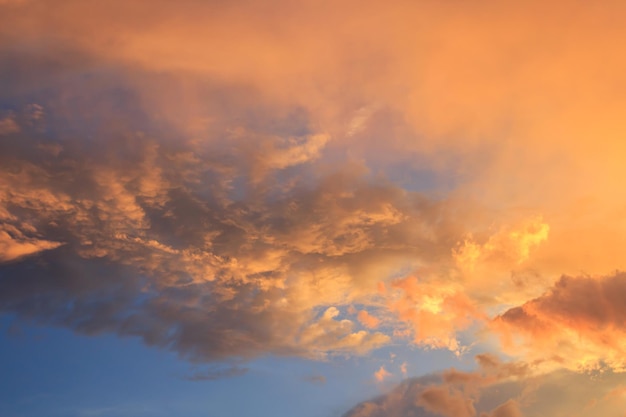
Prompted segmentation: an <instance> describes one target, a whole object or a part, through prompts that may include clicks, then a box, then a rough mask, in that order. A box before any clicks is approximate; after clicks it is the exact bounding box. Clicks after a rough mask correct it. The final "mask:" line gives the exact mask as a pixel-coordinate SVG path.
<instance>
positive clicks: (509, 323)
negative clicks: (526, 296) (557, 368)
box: [493, 272, 626, 369]
mask: <svg viewBox="0 0 626 417" xmlns="http://www.w3.org/2000/svg"><path fill="white" fill-rule="evenodd" d="M624 306H626V274H625V273H623V272H616V273H615V274H613V275H608V276H597V277H590V276H579V277H570V276H563V277H561V278H560V279H559V280H558V281H557V282H556V283H555V284H554V286H553V287H552V288H550V289H549V290H548V291H547V292H546V293H544V294H543V295H542V296H540V297H538V298H535V299H533V300H530V301H528V302H526V303H525V304H523V305H521V306H517V307H513V308H511V309H509V310H507V311H506V312H505V313H503V314H502V315H500V316H499V317H497V318H496V319H495V320H494V323H493V327H494V328H495V329H496V331H499V332H500V334H501V337H502V340H503V343H504V344H505V345H506V346H507V347H508V348H509V349H511V350H515V349H519V348H522V349H528V350H529V351H530V352H532V354H533V355H534V356H536V357H539V358H540V357H541V356H542V352H543V353H544V354H545V352H551V353H552V355H555V356H558V357H560V358H561V361H562V362H566V363H567V364H568V365H569V366H571V367H588V368H597V367H604V366H608V367H611V368H615V369H623V367H624V361H623V357H624V349H623V348H622V346H621V343H620V340H621V339H622V338H623V337H624V328H625V327H624V326H625V323H626V308H625V307H624ZM572 338H575V339H576V340H573V339H572Z"/></svg>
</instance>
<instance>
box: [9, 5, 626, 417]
mask: <svg viewBox="0 0 626 417" xmlns="http://www.w3.org/2000/svg"><path fill="white" fill-rule="evenodd" d="M625 17H626V8H625V6H624V5H623V4H622V3H620V2H616V1H615V2H614V1H607V2H601V3H598V4H583V3H580V4H578V3H577V4H572V2H565V1H556V2H551V4H549V5H546V4H545V2H539V1H527V2H524V3H519V4H513V3H511V2H501V1H492V0H480V1H477V2H471V4H470V3H469V2H468V3H463V4H460V3H459V4H457V3H455V4H451V3H446V2H433V1H427V0H426V1H397V2H393V4H389V3H388V2H387V3H382V2H380V1H359V2H356V1H352V0H350V1H346V2H341V4H337V2H329V1H321V2H320V1H301V2H298V4H297V5H295V4H294V3H293V2H287V1H283V0H276V1H270V2H258V1H254V0H243V1H234V2H228V3H225V2H220V1H204V2H201V1H195V0H182V1H181V2H178V3H177V4H176V5H174V4H172V3H171V2H166V1H162V0H157V1H150V2H147V1H141V0H140V1H133V2H128V1H121V0H111V1H107V2H97V1H90V0H80V1H79V0H56V1H51V0H23V1H17V0H13V1H8V0H5V1H2V2H0V91H2V92H3V96H2V98H1V99H0V310H1V311H2V312H10V313H15V314H17V315H18V316H19V317H22V318H28V319H32V320H35V321H39V322H44V323H49V324H54V325H61V326H66V327H69V328H71V329H73V330H75V331H77V332H80V333H84V334H94V333H100V332H111V333H115V334H118V335H121V336H134V337H139V338H141V339H142V340H144V341H145V343H147V344H149V345H152V346H159V347H162V348H166V349H170V350H173V351H176V352H178V353H180V354H181V355H182V356H184V357H186V358H188V359H191V360H195V361H220V360H229V359H232V358H233V357H236V358H240V357H243V358H251V357H256V356H259V355H272V354H273V355H293V356H300V357H306V358H314V359H326V358H328V357H331V356H336V355H366V354H368V353H370V352H372V351H375V350H376V349H378V348H380V347H382V346H388V345H393V344H394V343H402V344H409V345H411V346H416V347H418V348H420V349H425V350H427V349H449V350H451V351H454V352H455V353H457V354H458V355H463V354H466V353H467V352H469V351H470V350H471V349H472V348H476V349H484V350H493V351H503V352H505V353H507V354H510V355H512V356H514V357H516V358H517V359H519V360H520V361H521V362H523V363H527V364H531V365H532V366H536V367H544V368H542V369H543V370H544V371H545V369H547V368H550V369H554V368H556V367H561V368H566V369H569V370H572V369H578V370H583V369H587V370H588V369H596V368H598V367H600V368H609V369H610V370H612V371H617V370H620V371H621V370H623V369H624V366H625V365H624V361H623V359H622V358H623V357H624V352H623V349H622V346H621V340H622V339H623V337H624V334H623V329H622V327H623V321H624V317H622V313H623V311H622V308H621V305H622V304H624V302H623V301H624V300H622V298H621V295H622V294H624V293H626V288H624V286H623V285H622V282H623V281H624V278H623V274H622V273H613V272H612V271H616V270H618V271H621V270H626V260H625V259H624V257H623V254H622V249H621V248H623V247H624V246H625V245H626V227H625V224H624V222H623V217H624V207H626V198H625V197H624V193H623V184H622V182H623V181H622V178H623V177H624V176H625V175H626V171H625V169H624V166H625V165H624V160H623V159H624V158H623V156H624V154H625V152H626V148H625V147H624V141H623V137H624V135H625V134H626V131H625V128H624V123H623V120H625V119H626V114H625V109H626V103H625V99H624V95H623V94H622V92H623V86H624V85H626V82H625V79H624V74H626V61H625V60H624V59H623V58H622V56H623V54H621V53H620V52H621V51H619V50H617V48H616V47H615V45H621V44H623V43H624V42H625V41H626V31H625V30H624V26H623V21H624V18H625ZM321 26H323V27H324V28H325V30H323V31H320V27H321ZM581 271H582V272H581ZM477 346H478V347H477ZM489 358H491V356H479V369H480V370H481V372H482V373H466V374H461V373H454V372H452V371H450V372H446V373H443V374H442V375H440V376H439V377H438V378H439V383H436V384H435V383H433V384H430V385H428V384H427V385H426V386H422V385H420V388H419V389H413V388H411V387H413V386H414V385H415V384H412V383H405V384H403V385H401V387H403V388H398V389H397V390H395V391H393V392H392V394H390V396H389V397H388V398H387V400H384V401H383V403H385V404H387V405H385V406H384V407H383V408H382V409H381V408H380V407H379V406H380V404H378V403H375V404H373V403H367V404H369V405H363V406H362V407H361V409H360V410H361V411H359V412H360V413H365V414H363V415H368V414H367V412H366V411H367V410H370V411H371V413H373V414H372V415H381V413H390V415H393V413H400V411H398V410H404V411H403V412H406V413H413V414H414V415H418V414H416V413H417V411H409V410H414V407H416V406H419V407H420V410H421V411H419V412H420V413H422V412H423V413H431V414H433V413H435V414H439V415H456V416H473V415H479V416H481V415H486V416H489V417H505V416H507V417H512V416H513V417H519V415H524V416H525V415H527V413H528V412H529V411H528V410H529V408H528V405H527V404H525V403H523V402H522V401H520V400H519V398H518V397H519V396H516V397H511V398H502V401H500V402H497V403H493V404H490V406H489V407H482V406H480V407H479V399H478V398H479V397H482V396H473V395H474V393H475V392H477V391H481V390H483V391H484V390H488V389H487V387H492V386H495V385H496V384H500V383H502V384H504V382H502V381H501V380H502V379H503V378H504V379H505V378H513V377H514V375H513V374H512V373H513V370H512V369H509V370H508V371H505V370H503V369H506V366H504V365H502V364H500V363H498V362H497V361H496V362H494V361H493V360H492V359H489ZM490 363H491V365H490ZM531 365H528V366H531ZM376 367H378V365H377V366H376ZM490 367H492V368H493V369H496V368H497V369H498V371H495V370H493V369H492V368H490ZM410 368H411V367H410V366H408V367H407V366H406V365H403V366H402V370H401V372H402V373H403V374H405V373H406V372H407V369H410ZM487 369H492V370H491V371H487ZM383 371H385V368H384V367H380V368H379V372H380V375H381V378H380V379H384V378H385V376H386V375H385V373H384V372H383ZM517 371H519V372H520V373H521V374H520V375H516V376H515V377H516V378H527V377H528V376H527V375H526V374H523V373H524V372H526V370H524V369H517ZM522 371H523V372H522ZM507 372H510V374H507ZM555 372H556V371H555ZM501 373H504V374H506V375H507V376H506V377H504V376H501ZM485 375H486V376H485ZM555 375H556V374H555ZM455 378H456V380H455ZM529 378H530V377H529ZM453 380H455V381H457V382H453ZM441 381H443V382H441ZM462 381H465V382H462ZM469 381H473V382H472V384H478V385H477V386H474V385H472V386H474V388H472V389H469V387H470V385H471V384H470V382H469ZM422 382H424V381H422ZM402 390H405V391H402ZM470 391H471V392H470ZM406 392H411V393H412V394H411V395H412V399H411V401H410V402H408V403H406V404H405V403H404V402H402V401H400V402H399V403H398V402H394V401H395V400H393V401H392V400H390V399H391V398H396V397H402V398H404V396H405V394H406ZM610 398H613V397H610ZM598 402H602V401H601V400H598ZM605 402H606V401H605ZM392 403H393V404H392ZM372 404H373V405H372ZM399 404H404V405H399ZM416 404H417V405H416ZM377 407H378V408H377ZM385 407H387V408H385ZM411 407H413V408H411ZM363 410H366V411H363ZM381 410H382V411H381ZM390 410H391V411H390ZM394 410H395V411H394ZM376 413H378V414H376ZM357 415H358V414H357ZM406 415H410V414H406ZM530 415H532V414H530Z"/></svg>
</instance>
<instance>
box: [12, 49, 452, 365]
mask: <svg viewBox="0 0 626 417" xmlns="http://www.w3.org/2000/svg"><path fill="white" fill-rule="evenodd" d="M13 53H14V54H16V55H15V56H14V58H15V60H14V61H11V63H9V64H4V68H3V71H4V75H3V79H4V80H7V79H9V80H10V79H15V78H18V73H19V71H20V68H21V66H20V65H22V64H23V65H26V63H24V61H26V62H28V60H29V59H31V58H30V56H29V55H28V53H22V55H19V54H18V53H17V52H13ZM37 57H38V59H42V58H41V57H40V56H37ZM33 59H34V58H33ZM50 60H51V61H52V63H50V62H48V61H45V60H44V61H42V62H38V63H37V64H36V65H35V68H38V71H35V72H34V73H32V74H30V73H27V74H26V75H23V76H21V77H26V78H28V79H36V78H37V77H39V76H40V79H39V80H38V83H39V84H38V83H33V84H32V85H31V84H30V83H29V82H24V85H22V87H21V88H26V87H25V86H26V85H29V86H30V88H31V90H32V91H30V93H29V94H28V96H29V97H28V99H26V98H25V97H24V96H25V95H27V94H26V93H25V92H24V91H22V90H20V89H19V88H14V89H13V90H11V95H12V96H13V97H12V100H13V101H14V102H18V101H20V100H22V101H23V102H24V103H27V104H24V105H15V104H14V106H13V107H12V108H10V109H9V110H7V111H6V114H7V116H6V117H5V119H3V120H4V121H3V126H4V128H3V129H4V130H3V131H2V132H1V133H2V136H1V137H0V166H1V168H0V248H1V249H2V251H1V254H0V261H2V262H3V265H2V266H0V277H1V281H0V285H1V286H2V291H1V293H2V294H1V295H0V300H1V302H0V309H1V310H2V311H4V312H11V313H17V314H18V316H19V317H24V318H29V319H33V320H36V321H40V322H44V323H50V324H56V325H63V326H67V327H70V328H72V329H74V330H76V331H78V332H81V333H86V334H93V333H98V332H114V333H117V334H120V335H130V336H138V337H141V338H142V339H143V340H144V341H145V342H146V343H148V344H149V345H155V346H161V347H165V348H169V349H173V350H175V351H177V352H179V353H181V354H182V355H183V356H185V357H187V358H190V359H193V360H216V359H224V358H227V357H250V356H255V355H260V354H267V353H273V354H288V355H302V356H307V357H323V356H325V355H327V354H329V353H357V354H358V353H365V352H368V351H370V350H371V349H374V348H377V347H379V346H381V345H383V344H386V343H388V341H389V336H388V335H386V334H385V333H383V332H380V331H375V330H370V329H367V328H363V327H362V326H360V325H359V324H358V322H357V320H356V317H353V318H350V317H347V316H345V315H344V314H345V311H344V312H342V311H341V310H340V308H341V307H342V306H347V305H350V304H351V303H355V302H360V303H368V302H370V301H369V300H371V299H372V297H375V296H376V294H377V290H376V288H377V284H378V283H379V282H380V281H383V280H385V279H387V278H389V277H390V276H391V275H392V274H393V273H395V272H396V271H398V269H399V268H406V267H407V266H411V265H413V264H415V262H417V261H420V260H426V259H428V260H430V261H437V260H439V259H447V258H448V257H449V254H450V248H451V247H452V246H453V245H454V244H455V243H456V241H457V240H458V239H459V233H460V232H459V229H458V225H457V224H456V223H455V221H454V219H453V218H452V216H450V215H449V213H448V210H449V208H448V204H447V203H446V202H443V201H436V200H432V199H429V198H426V197H425V196H423V195H420V194H419V193H416V192H407V191H405V190H402V189H400V188H398V187H395V186H393V185H392V184H390V183H389V182H387V181H386V180H384V179H383V178H378V179H377V178H374V177H372V176H371V175H369V174H368V172H367V170H365V169H364V168H363V167H362V166H358V165H355V164H350V163H348V164H345V163H344V164H342V165H337V164H335V165H330V166H328V165H326V166H324V164H318V163H317V162H316V161H317V160H318V159H319V158H320V156H321V153H322V152H323V151H324V148H325V146H326V145H327V143H328V142H329V140H332V138H330V137H329V136H328V135H327V134H325V133H317V132H314V131H313V130H312V129H311V127H310V126H308V125H307V120H306V117H305V116H304V115H303V113H302V112H299V111H298V110H297V109H294V110H293V111H283V110H282V109H281V108H278V109H277V110H276V112H275V114H273V115H272V114H267V112H269V111H270V110H268V109H267V108H266V109H265V110H264V112H265V113H266V114H265V115H264V116H263V118H262V120H266V121H264V122H262V121H260V120H259V119H257V118H255V117H254V116H251V117H246V116H250V115H249V114H246V113H245V112H243V109H241V108H239V113H238V114H239V116H241V117H240V118H237V117H233V116H232V115H231V114H230V113H229V114H228V115H224V111H225V110H220V109H219V106H218V104H217V103H221V102H223V100H224V97H229V99H231V100H237V98H233V96H236V95H237V94H236V91H235V92H230V93H228V94H227V93H226V92H224V91H223V92H222V93H221V94H218V95H217V96H215V97H209V98H208V99H207V101H208V102H210V103H213V104H207V105H206V106H205V108H204V110H205V111H206V116H207V117H215V118H216V119H218V120H219V123H218V126H217V127H215V126H214V127H211V128H208V129H205V130H203V137H202V138H199V137H197V136H195V135H193V134H191V133H189V132H187V131H183V130H181V129H180V127H179V126H177V125H176V124H175V123H173V122H171V120H170V121H163V120H162V119H159V118H158V115H154V114H148V113H147V112H146V106H143V105H142V104H141V97H140V95H139V93H138V92H137V91H138V90H137V87H136V86H135V87H132V86H131V84H129V83H130V81H129V79H130V78H132V77H138V76H137V75H132V74H130V75H129V74H125V75H121V74H117V75H116V72H115V71H114V70H112V71H110V72H107V73H106V74H98V72H97V69H96V68H97V67H95V66H92V65H90V64H89V60H88V59H85V60H79V61H80V62H81V63H82V64H81V65H78V66H72V65H69V68H68V67H67V64H65V63H64V64H63V65H61V64H60V63H56V61H55V60H54V59H53V58H52V57H51V58H50ZM70 61H71V60H70ZM64 62H65V61H64ZM48 67H52V69H53V71H52V72H51V73H47V71H46V68H48ZM39 72H40V73H41V74H40V73H39ZM59 77H61V78H62V80H63V82H62V83H60V82H59ZM150 77H151V75H150V74H146V76H145V77H144V83H147V84H149V83H150V81H149V79H150ZM154 77H156V78H157V79H159V80H160V81H161V82H163V83H164V84H163V89H167V88H168V85H171V83H176V81H175V80H172V79H163V78H160V76H154ZM155 82H156V81H155ZM168 83H170V84H168ZM199 85H200V86H201V85H205V84H203V83H200V84H199ZM20 93H21V95H20ZM38 103H44V104H43V105H42V104H38ZM250 106H252V107H250ZM250 106H248V107H247V108H250V109H254V108H255V107H254V106H253V105H250ZM245 108H246V106H244V109H245ZM270 108H271V106H270ZM92 112H93V113H95V115H97V116H95V115H94V114H92Z"/></svg>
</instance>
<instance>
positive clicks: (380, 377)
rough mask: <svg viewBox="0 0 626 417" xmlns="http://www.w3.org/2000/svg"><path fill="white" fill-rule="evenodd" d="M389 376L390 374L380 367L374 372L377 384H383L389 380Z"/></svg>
mask: <svg viewBox="0 0 626 417" xmlns="http://www.w3.org/2000/svg"><path fill="white" fill-rule="evenodd" d="M390 376H391V373H390V372H388V371H387V370H386V369H385V367H384V366H381V367H380V368H379V369H378V371H376V372H374V378H376V381H378V382H383V381H384V380H385V379H387V378H389V377H390Z"/></svg>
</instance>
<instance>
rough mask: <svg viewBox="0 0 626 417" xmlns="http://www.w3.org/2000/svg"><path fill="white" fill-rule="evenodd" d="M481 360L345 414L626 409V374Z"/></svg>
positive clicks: (524, 414) (507, 416)
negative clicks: (541, 369)
mask: <svg viewBox="0 0 626 417" xmlns="http://www.w3.org/2000/svg"><path fill="white" fill-rule="evenodd" d="M477 362H478V364H479V367H478V369H477V370H476V371H471V372H467V371H458V370H455V369H449V370H447V371H444V372H442V373H438V374H432V375H426V376H422V377H417V378H411V379H408V380H405V381H403V382H401V383H400V384H398V385H397V386H396V387H394V388H393V389H392V390H391V391H389V392H388V393H387V394H384V395H381V396H380V397H378V398H374V399H372V400H369V401H365V402H363V403H361V404H358V405H357V406H355V407H353V408H352V409H351V410H349V411H348V412H346V413H345V414H344V417H402V416H411V417H435V416H444V417H456V416H465V417H540V416H545V415H561V414H562V415H575V416H580V417H587V416H589V417H591V416H595V415H598V413H602V415H606V416H611V417H618V416H622V415H623V414H622V413H623V407H624V398H623V397H619V396H618V395H615V394H614V393H615V392H616V391H615V388H614V387H615V386H616V385H620V384H621V382H620V381H623V380H624V375H623V374H620V373H612V372H610V371H609V372H606V373H600V374H593V375H591V374H585V373H576V372H572V371H564V370H559V371H552V372H549V373H537V370H538V368H536V367H534V366H532V365H529V364H524V363H514V362H511V363H506V362H501V361H499V360H498V359H497V358H495V357H493V356H489V355H488V356H482V357H478V358H477Z"/></svg>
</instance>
